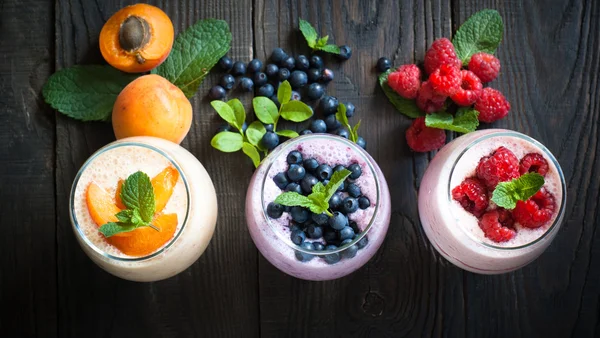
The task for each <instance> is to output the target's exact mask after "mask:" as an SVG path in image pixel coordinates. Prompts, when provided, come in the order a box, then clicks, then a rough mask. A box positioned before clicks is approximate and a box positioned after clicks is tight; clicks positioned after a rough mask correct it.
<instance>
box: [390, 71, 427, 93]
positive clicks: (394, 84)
mask: <svg viewBox="0 0 600 338" xmlns="http://www.w3.org/2000/svg"><path fill="white" fill-rule="evenodd" d="M388 85H389V86H390V87H391V88H392V89H393V90H394V91H395V92H396V93H398V95H400V96H402V97H403V98H405V99H414V98H416V97H417V93H418V92H419V87H421V70H420V69H419V67H417V65H403V66H400V68H398V70H396V71H395V72H393V73H390V75H388Z"/></svg>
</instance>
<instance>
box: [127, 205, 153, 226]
mask: <svg viewBox="0 0 600 338" xmlns="http://www.w3.org/2000/svg"><path fill="white" fill-rule="evenodd" d="M150 220H152V218H150ZM131 223H132V224H134V225H138V226H139V225H146V224H147V223H150V222H149V221H148V222H144V220H143V219H142V215H141V214H140V210H139V209H137V208H136V209H133V212H132V213H131Z"/></svg>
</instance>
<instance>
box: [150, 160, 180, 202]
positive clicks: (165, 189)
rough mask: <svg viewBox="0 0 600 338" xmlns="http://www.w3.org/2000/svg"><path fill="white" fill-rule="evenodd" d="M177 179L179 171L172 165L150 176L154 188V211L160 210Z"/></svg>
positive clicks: (169, 196)
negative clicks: (152, 176)
mask: <svg viewBox="0 0 600 338" xmlns="http://www.w3.org/2000/svg"><path fill="white" fill-rule="evenodd" d="M178 179H179V171H177V169H175V168H174V167H173V166H168V167H166V168H165V169H164V170H163V171H161V172H160V173H159V174H158V175H156V176H154V178H152V180H151V182H152V188H154V200H155V201H156V212H157V213H158V212H161V211H162V210H163V209H164V207H165V205H167V202H168V201H169V199H170V198H171V195H172V194H173V189H174V188H175V184H177V180H178Z"/></svg>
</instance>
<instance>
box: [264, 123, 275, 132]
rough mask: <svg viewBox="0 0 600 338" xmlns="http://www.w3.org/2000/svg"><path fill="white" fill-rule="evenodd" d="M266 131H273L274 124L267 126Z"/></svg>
mask: <svg viewBox="0 0 600 338" xmlns="http://www.w3.org/2000/svg"><path fill="white" fill-rule="evenodd" d="M265 129H266V130H267V131H273V124H272V123H269V124H265Z"/></svg>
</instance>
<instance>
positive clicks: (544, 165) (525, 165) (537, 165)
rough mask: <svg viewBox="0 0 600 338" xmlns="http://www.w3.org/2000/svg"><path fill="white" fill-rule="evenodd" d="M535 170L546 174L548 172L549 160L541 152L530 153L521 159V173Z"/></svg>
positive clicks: (543, 174)
mask: <svg viewBox="0 0 600 338" xmlns="http://www.w3.org/2000/svg"><path fill="white" fill-rule="evenodd" d="M534 172H535V173H538V174H540V175H542V176H546V173H547V172H548V162H547V161H546V159H545V158H544V156H542V155H541V154H536V153H529V154H527V155H525V156H523V158H522V159H521V163H520V164H519V173H520V174H521V175H523V174H525V173H534Z"/></svg>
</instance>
